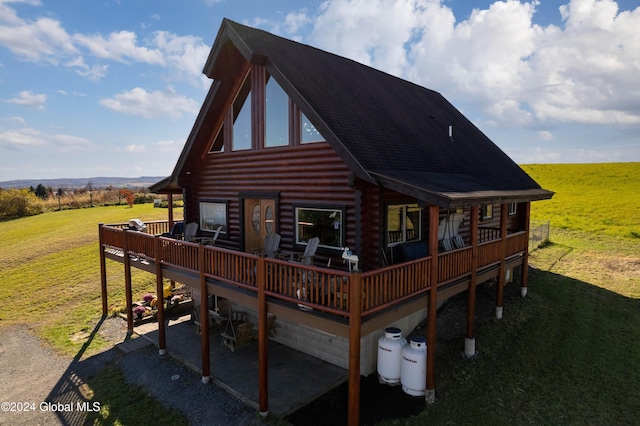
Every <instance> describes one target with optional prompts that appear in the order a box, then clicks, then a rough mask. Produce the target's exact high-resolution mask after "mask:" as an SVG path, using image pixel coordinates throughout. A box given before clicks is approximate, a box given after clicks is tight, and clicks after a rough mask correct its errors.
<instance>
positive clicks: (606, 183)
mask: <svg viewBox="0 0 640 426" xmlns="http://www.w3.org/2000/svg"><path fill="white" fill-rule="evenodd" d="M522 168H523V169H524V170H525V171H526V172H527V173H528V174H529V175H530V176H531V177H532V178H534V179H535V180H536V182H538V183H539V184H540V186H542V187H543V188H545V189H549V190H551V191H554V192H555V193H556V194H555V195H554V197H553V198H552V199H551V200H545V201H538V202H535V203H532V207H531V219H532V220H551V226H552V227H553V228H561V229H569V230H574V231H584V232H587V233H589V234H604V235H609V236H615V237H629V238H640V180H639V179H638V178H639V177H640V163H602V164H532V165H524V166H522Z"/></svg>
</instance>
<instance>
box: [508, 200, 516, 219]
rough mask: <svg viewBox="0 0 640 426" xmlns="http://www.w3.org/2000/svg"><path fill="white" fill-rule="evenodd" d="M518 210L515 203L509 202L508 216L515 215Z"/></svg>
mask: <svg viewBox="0 0 640 426" xmlns="http://www.w3.org/2000/svg"><path fill="white" fill-rule="evenodd" d="M517 211H518V207H517V204H516V203H509V216H515V215H516V213H517Z"/></svg>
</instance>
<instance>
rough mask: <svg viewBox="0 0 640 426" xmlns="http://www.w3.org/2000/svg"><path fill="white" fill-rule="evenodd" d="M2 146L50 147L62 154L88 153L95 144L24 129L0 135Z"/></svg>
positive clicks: (77, 138) (69, 136)
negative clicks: (70, 152) (71, 152)
mask: <svg viewBox="0 0 640 426" xmlns="http://www.w3.org/2000/svg"><path fill="white" fill-rule="evenodd" d="M0 146H5V147H9V148H14V149H19V150H22V149H26V148H31V147H44V146H49V147H52V148H53V149H55V150H56V151H60V152H69V151H86V150H89V149H92V148H93V147H94V144H93V143H92V142H91V141H89V140H88V139H85V138H81V137H77V136H71V135H65V134H50V133H46V132H42V131H40V130H37V129H32V128H23V129H17V130H8V131H6V132H3V133H0Z"/></svg>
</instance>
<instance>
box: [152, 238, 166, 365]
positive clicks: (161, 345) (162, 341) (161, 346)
mask: <svg viewBox="0 0 640 426" xmlns="http://www.w3.org/2000/svg"><path fill="white" fill-rule="evenodd" d="M160 243H161V241H160V237H158V236H157V237H155V238H154V247H153V249H154V250H153V251H154V252H155V256H154V261H155V263H156V294H157V296H156V297H157V298H158V302H157V303H156V309H157V310H158V352H159V353H160V355H164V354H165V352H166V351H167V342H166V334H165V333H166V330H165V323H164V285H163V282H162V262H160Z"/></svg>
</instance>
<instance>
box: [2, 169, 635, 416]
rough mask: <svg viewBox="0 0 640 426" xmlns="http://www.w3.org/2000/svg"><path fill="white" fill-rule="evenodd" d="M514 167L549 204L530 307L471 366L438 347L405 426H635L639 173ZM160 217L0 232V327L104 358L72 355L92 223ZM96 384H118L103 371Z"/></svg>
mask: <svg viewBox="0 0 640 426" xmlns="http://www.w3.org/2000/svg"><path fill="white" fill-rule="evenodd" d="M524 169H525V170H526V171H527V172H528V173H529V174H530V175H531V176H532V177H533V178H534V179H536V180H537V181H538V182H539V183H540V184H541V186H543V187H544V188H545V189H549V190H552V191H555V192H556V195H555V196H554V198H553V199H552V200H550V201H542V202H536V203H533V205H532V219H534V220H549V221H550V223H551V244H549V245H547V246H545V247H544V248H542V249H538V250H536V251H534V252H533V253H532V255H531V264H532V265H534V266H535V267H536V270H535V271H533V272H532V273H531V275H530V283H529V286H530V291H529V296H528V297H527V298H525V299H521V298H519V297H515V298H513V300H507V302H506V303H505V314H504V319H503V320H501V321H497V320H495V319H492V318H491V319H489V320H487V321H485V322H482V323H479V325H478V327H477V336H476V337H477V347H478V350H479V352H480V355H479V356H478V357H477V358H476V359H474V360H468V359H465V358H463V357H461V356H460V353H461V351H462V348H463V342H464V335H463V332H464V330H460V335H459V336H457V337H456V338H454V339H452V340H450V341H442V342H441V345H442V347H441V348H439V349H438V359H437V366H438V377H437V379H436V383H437V387H436V390H437V398H438V402H437V403H436V404H434V405H430V406H427V407H426V409H425V411H424V413H423V414H422V415H420V416H419V417H418V418H416V419H414V420H406V421H405V420H403V424H424V423H425V422H429V423H432V424H443V423H453V424H470V423H473V424H492V425H493V424H513V423H516V424H521V423H535V424H540V423H545V424H558V423H561V424H584V423H590V424H612V423H616V424H634V423H636V422H637V413H638V412H640V388H638V386H637V384H638V383H640V344H638V342H640V255H639V253H640V186H639V185H640V184H639V183H638V181H637V176H640V163H622V164H592V165H530V166H524ZM166 214H167V211H166V209H154V208H153V207H152V205H150V204H140V205H134V206H133V208H129V207H126V206H114V207H95V208H87V209H80V210H64V211H60V212H50V213H45V214H42V215H39V216H34V217H29V218H24V219H18V220H13V221H5V222H0V241H2V244H0V259H1V260H2V261H1V262H0V283H1V284H0V306H3V307H4V309H2V310H0V327H6V326H10V325H11V324H15V323H26V324H29V325H30V326H31V328H32V329H33V330H34V332H35V333H36V334H37V335H39V336H40V337H41V338H43V339H44V340H45V341H46V342H48V343H49V344H50V345H51V346H52V347H53V348H55V349H56V350H57V351H59V352H61V353H63V354H67V355H70V356H75V355H77V354H78V353H79V351H81V350H82V351H85V350H86V352H85V353H84V356H89V355H91V354H92V353H96V352H97V351H99V350H102V349H104V348H105V346H106V345H107V343H106V342H104V341H102V340H101V339H100V337H99V335H96V336H94V338H93V339H92V340H91V344H90V345H89V347H88V348H86V347H83V346H84V345H85V344H86V343H87V341H88V339H89V336H90V333H91V331H92V330H93V329H94V328H95V326H96V324H97V323H98V321H99V319H100V316H101V302H100V278H99V264H98V243H97V236H98V223H99V222H104V223H114V222H124V221H126V220H128V219H130V218H133V217H138V218H140V219H142V220H145V221H147V220H156V219H166ZM107 264H108V271H107V274H108V280H109V288H110V295H109V300H110V302H115V301H118V300H123V298H124V291H123V289H124V284H123V276H122V275H123V274H122V265H118V264H116V263H115V262H107ZM133 274H134V276H133V283H134V285H135V288H134V294H136V295H141V294H143V293H144V292H146V290H147V289H150V290H152V289H153V288H154V285H155V282H154V279H155V278H154V276H153V275H152V274H148V273H142V272H139V271H137V270H135V268H134V270H133ZM114 377H115V379H114ZM94 380H96V382H94V383H95V385H94V386H96V387H99V386H105V383H107V384H109V383H116V384H115V385H113V384H112V385H108V386H111V387H113V386H115V387H117V386H124V385H122V384H121V385H118V384H117V383H122V382H121V381H120V379H118V375H117V374H115V373H114V372H113V371H111V370H109V371H107V372H105V373H104V377H97V378H95V379H94ZM147 406H148V407H150V408H148V409H149V410H158V407H156V406H154V405H153V404H148V405H145V407H147ZM118 409H119V410H121V411H122V410H123V411H125V412H126V410H127V406H126V403H125V404H124V406H122V407H118ZM144 409H145V408H140V407H138V408H137V410H144ZM114 411H115V408H114ZM392 423H393V424H398V423H397V422H392Z"/></svg>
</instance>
